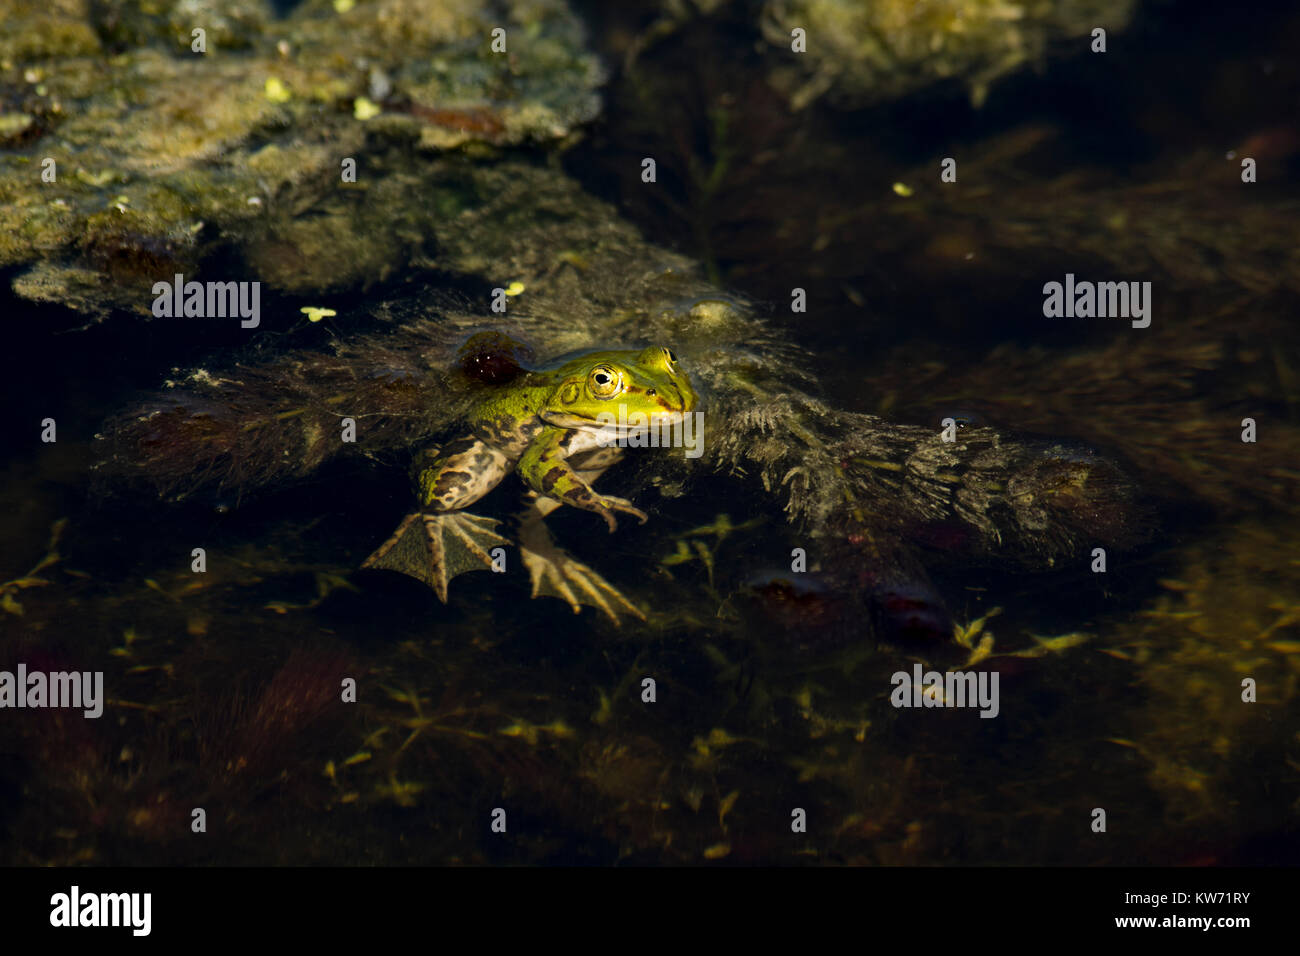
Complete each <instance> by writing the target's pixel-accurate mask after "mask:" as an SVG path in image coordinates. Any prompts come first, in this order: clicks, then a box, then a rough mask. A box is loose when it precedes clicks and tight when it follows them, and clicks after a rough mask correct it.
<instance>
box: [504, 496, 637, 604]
mask: <svg viewBox="0 0 1300 956" xmlns="http://www.w3.org/2000/svg"><path fill="white" fill-rule="evenodd" d="M519 554H520V557H521V559H522V560H523V562H524V567H526V568H527V569H528V576H529V578H531V579H532V582H533V597H537V596H539V595H542V594H546V595H549V596H551V597H557V598H559V599H560V600H562V601H566V602H568V605H569V607H571V608H573V613H574V614H577V613H578V611H579V610H580V605H583V604H586V605H588V606H590V607H594V608H598V609H599V610H601V611H603V612H604V613H605V615H606V616H607V617H608V618H609V619H610V620H611V621H613V622H614V626H615V627H621V626H622V623H623V622H622V620H621V619H620V618H619V614H620V613H623V614H630V615H632V616H633V617H636V618H638V619H640V620H642V621H644V620H645V619H646V617H645V613H644V612H643V611H642V610H641V609H640V608H639V607H637V606H636V605H635V604H633V603H632V602H631V601H629V600H628V599H627V598H626V597H624V596H623V593H622V592H621V591H619V590H618V588H616V587H614V585H612V584H610V583H609V582H608V581H606V580H605V579H604V578H602V577H601V576H600V575H599V574H597V573H596V572H595V571H593V570H591V568H589V567H587V565H585V564H583V563H582V562H581V561H578V560H576V559H574V558H573V557H571V556H570V555H569V554H567V553H566V552H564V551H562V550H560V549H559V548H557V547H556V546H555V543H554V542H553V541H552V540H551V534H550V532H549V531H547V530H546V526H545V525H544V524H542V521H541V518H540V516H538V517H533V516H532V515H530V516H529V517H526V518H525V519H524V521H523V524H522V525H521V527H520V529H519Z"/></svg>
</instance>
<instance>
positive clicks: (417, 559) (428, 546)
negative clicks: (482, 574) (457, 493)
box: [361, 511, 510, 604]
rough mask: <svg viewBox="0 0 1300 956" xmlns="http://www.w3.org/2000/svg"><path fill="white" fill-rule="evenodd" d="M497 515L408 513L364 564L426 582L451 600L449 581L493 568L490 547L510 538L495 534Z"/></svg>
mask: <svg viewBox="0 0 1300 956" xmlns="http://www.w3.org/2000/svg"><path fill="white" fill-rule="evenodd" d="M498 523H499V522H497V521H495V520H494V519H492V518H484V517H481V516H479V515H472V514H466V513H464V512H460V511H449V512H446V513H443V514H423V513H421V512H416V513H415V514H410V515H407V516H406V519H405V520H404V521H403V522H402V523H401V524H400V525H398V526H397V530H396V531H394V532H393V535H392V537H390V538H389V539H388V540H387V541H385V542H384V543H383V544H381V545H380V546H379V547H378V548H376V549H375V552H374V553H373V554H372V555H370V557H368V558H366V560H365V561H363V562H362V564H361V566H362V567H363V568H385V569H387V570H389V571H399V572H401V573H402V574H407V575H410V576H411V577H413V578H415V579H416V580H418V581H423V582H424V583H425V584H427V585H429V587H431V588H433V590H434V591H435V592H436V593H437V595H438V599H439V600H441V601H442V603H443V604H446V603H447V582H448V581H450V580H451V579H452V578H454V577H456V576H457V575H459V574H464V573H465V572H466V571H477V570H489V571H490V570H491V569H492V556H491V555H490V554H489V553H488V550H489V549H490V548H493V547H499V546H508V545H509V544H510V542H509V541H508V540H506V539H505V538H503V537H501V535H499V534H497V533H496V530H495V529H496V526H497V524H498Z"/></svg>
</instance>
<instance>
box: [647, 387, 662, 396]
mask: <svg viewBox="0 0 1300 956" xmlns="http://www.w3.org/2000/svg"><path fill="white" fill-rule="evenodd" d="M645 393H646V394H647V395H658V394H659V393H658V392H657V391H655V390H654V389H653V388H647V389H646V390H645Z"/></svg>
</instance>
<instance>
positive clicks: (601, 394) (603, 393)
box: [587, 365, 619, 398]
mask: <svg viewBox="0 0 1300 956" xmlns="http://www.w3.org/2000/svg"><path fill="white" fill-rule="evenodd" d="M587 383H588V385H590V387H591V394H593V395H595V396H596V397H597V398H609V397H610V396H612V395H614V394H615V393H616V392H618V387H619V380H618V373H617V372H615V371H614V370H613V369H612V368H610V367H609V366H608V365H597V366H596V367H595V368H593V369H592V370H591V374H589V375H588V376H587Z"/></svg>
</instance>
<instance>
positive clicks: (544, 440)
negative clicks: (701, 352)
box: [413, 346, 696, 532]
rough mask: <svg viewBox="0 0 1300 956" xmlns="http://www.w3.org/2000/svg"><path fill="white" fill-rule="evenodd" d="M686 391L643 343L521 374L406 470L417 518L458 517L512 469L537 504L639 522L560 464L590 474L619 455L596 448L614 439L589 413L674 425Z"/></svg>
mask: <svg viewBox="0 0 1300 956" xmlns="http://www.w3.org/2000/svg"><path fill="white" fill-rule="evenodd" d="M695 405H696V395H695V390H694V389H693V388H691V382H690V379H689V378H688V377H687V376H686V373H685V372H683V371H682V370H681V368H680V367H679V366H678V364H677V361H676V357H675V356H674V355H673V353H672V352H671V351H670V350H668V349H666V348H662V347H658V346H652V347H650V348H647V349H643V350H641V351H609V352H588V353H586V354H585V355H581V356H579V357H578V358H575V359H572V360H571V361H568V362H566V363H565V364H563V365H561V366H559V367H558V368H555V369H551V370H547V371H539V372H529V373H527V374H526V375H524V376H523V377H522V378H521V379H519V380H517V381H515V382H513V383H511V385H510V386H509V387H508V388H507V389H505V390H504V391H502V392H500V393H498V394H494V395H492V396H491V397H489V398H487V399H485V400H484V401H483V402H481V403H480V404H479V405H477V406H476V407H475V408H474V410H473V411H472V412H471V413H470V416H469V422H470V426H471V427H470V432H469V434H468V435H466V436H465V437H463V438H460V439H457V440H455V441H453V442H451V443H450V444H448V445H446V446H444V447H442V448H440V449H438V450H437V451H436V452H435V453H433V457H432V460H430V461H419V460H417V462H416V465H415V467H414V469H413V471H414V475H415V483H416V488H417V491H418V494H419V498H420V504H421V506H422V508H423V510H424V511H425V512H447V511H459V510H461V509H463V508H466V507H468V506H469V505H471V504H473V503H474V502H475V501H478V499H480V498H482V497H483V496H484V495H485V494H487V493H488V492H489V491H491V490H492V489H493V488H495V487H496V485H497V484H498V483H499V482H500V481H501V479H502V478H504V477H505V475H506V474H507V472H509V471H510V469H511V468H514V469H515V470H516V471H517V472H518V473H519V476H520V477H521V478H522V479H523V481H524V483H525V484H526V485H528V487H529V488H531V489H532V490H533V491H535V492H536V493H537V494H538V495H540V496H542V498H549V499H552V500H554V501H556V502H559V503H561V504H568V505H572V506H574V507H575V508H582V509H583V510H585V511H593V512H595V513H596V514H599V515H600V516H601V517H603V518H604V519H605V522H606V524H608V526H609V530H610V531H611V532H612V531H614V530H615V529H616V528H617V521H616V520H615V517H614V513H615V512H618V511H622V512H625V513H626V514H630V515H634V516H636V517H637V518H639V519H640V520H641V521H643V522H644V521H645V520H646V515H645V513H644V512H642V511H640V510H638V509H637V508H635V507H633V505H632V504H631V503H630V502H628V501H626V500H625V499H623V498H614V497H610V496H607V495H601V494H597V493H596V492H595V491H593V490H592V488H591V486H590V484H588V480H587V479H584V478H583V477H582V475H580V474H579V469H575V468H574V467H573V466H572V465H571V464H570V462H569V459H571V458H573V459H577V460H579V461H580V462H581V466H580V470H581V471H582V472H583V473H584V474H587V475H594V474H599V472H600V471H601V470H603V469H604V468H605V467H608V466H609V464H611V463H612V462H613V461H614V460H615V459H616V458H617V456H618V452H619V449H618V448H617V447H616V446H610V447H601V445H600V438H601V435H602V433H603V434H604V436H605V437H606V438H608V437H611V436H614V435H617V434H618V433H619V432H618V429H617V427H614V426H607V425H603V424H602V422H601V421H600V419H599V417H598V416H601V415H605V416H610V417H612V418H613V419H615V420H617V419H618V418H619V417H620V415H619V413H620V406H623V411H624V415H623V419H624V420H627V419H629V418H631V419H633V423H634V424H635V423H636V419H635V418H634V416H636V415H637V414H638V413H640V414H644V415H655V416H663V417H661V418H659V419H657V421H664V420H665V419H667V420H669V421H678V420H680V419H681V418H682V416H684V415H686V414H688V413H689V412H691V411H693V410H694V408H695Z"/></svg>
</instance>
